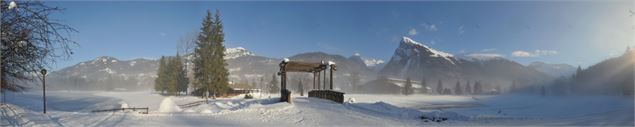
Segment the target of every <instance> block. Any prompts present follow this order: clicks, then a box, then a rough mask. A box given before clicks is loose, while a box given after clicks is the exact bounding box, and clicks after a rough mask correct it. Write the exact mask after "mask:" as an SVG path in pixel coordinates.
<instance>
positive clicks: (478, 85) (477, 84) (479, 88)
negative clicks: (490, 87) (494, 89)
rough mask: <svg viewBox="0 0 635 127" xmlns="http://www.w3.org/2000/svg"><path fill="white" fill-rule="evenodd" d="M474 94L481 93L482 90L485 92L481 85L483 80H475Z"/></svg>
mask: <svg viewBox="0 0 635 127" xmlns="http://www.w3.org/2000/svg"><path fill="white" fill-rule="evenodd" d="M473 91H474V94H481V92H483V89H482V86H481V81H476V82H474V89H473Z"/></svg>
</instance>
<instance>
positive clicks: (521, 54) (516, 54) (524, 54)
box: [512, 51, 533, 57]
mask: <svg viewBox="0 0 635 127" xmlns="http://www.w3.org/2000/svg"><path fill="white" fill-rule="evenodd" d="M512 56H514V57H533V54H531V53H529V52H527V51H514V52H512Z"/></svg>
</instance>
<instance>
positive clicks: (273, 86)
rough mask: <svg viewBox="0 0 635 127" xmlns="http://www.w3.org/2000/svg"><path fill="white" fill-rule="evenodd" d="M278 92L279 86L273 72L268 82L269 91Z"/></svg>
mask: <svg viewBox="0 0 635 127" xmlns="http://www.w3.org/2000/svg"><path fill="white" fill-rule="evenodd" d="M276 92H280V87H278V78H277V76H276V74H275V73H274V74H273V75H271V81H270V82H269V93H276Z"/></svg>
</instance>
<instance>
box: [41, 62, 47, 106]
mask: <svg viewBox="0 0 635 127" xmlns="http://www.w3.org/2000/svg"><path fill="white" fill-rule="evenodd" d="M40 72H41V73H42V98H43V99H44V101H43V104H44V107H43V109H44V114H46V69H42V70H41V71H40Z"/></svg>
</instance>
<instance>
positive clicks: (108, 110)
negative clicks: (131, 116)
mask: <svg viewBox="0 0 635 127" xmlns="http://www.w3.org/2000/svg"><path fill="white" fill-rule="evenodd" d="M126 110H132V111H137V110H141V111H143V110H145V112H139V113H141V114H148V110H149V109H148V108H147V107H146V108H115V109H104V110H93V111H92V112H116V111H126Z"/></svg>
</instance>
